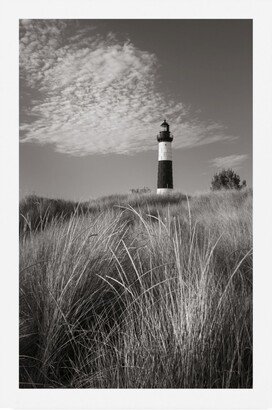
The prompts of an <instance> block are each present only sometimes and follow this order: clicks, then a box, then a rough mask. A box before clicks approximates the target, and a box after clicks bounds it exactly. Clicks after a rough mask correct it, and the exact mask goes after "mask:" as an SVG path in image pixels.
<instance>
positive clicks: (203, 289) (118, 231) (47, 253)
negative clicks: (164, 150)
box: [20, 190, 252, 388]
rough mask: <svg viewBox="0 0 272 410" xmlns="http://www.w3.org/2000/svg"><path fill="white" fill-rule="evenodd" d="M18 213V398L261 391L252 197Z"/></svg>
mask: <svg viewBox="0 0 272 410" xmlns="http://www.w3.org/2000/svg"><path fill="white" fill-rule="evenodd" d="M20 212H21V214H22V215H21V217H20V386H21V387H24V388H41V387H45V388H50V387H60V388H62V387H65V388H100V387H101V388H249V387H252V192H251V191H250V190H242V191H237V192H236V191H233V192H217V193H208V194H205V195H201V196H196V197H192V198H189V199H188V198H186V197H185V196H184V195H181V194H175V195H173V196H171V197H169V198H167V197H163V198H162V197H158V196H156V195H143V196H137V195H124V196H112V197H107V198H101V199H100V200H96V201H91V202H89V203H84V204H81V205H78V204H75V203H71V202H65V201H53V200H48V199H47V200H46V199H42V198H38V197H30V198H27V199H26V200H24V201H23V202H22V203H21V204H20Z"/></svg>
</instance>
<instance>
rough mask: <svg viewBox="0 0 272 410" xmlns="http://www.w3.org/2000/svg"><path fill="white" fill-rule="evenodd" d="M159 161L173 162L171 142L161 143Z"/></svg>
mask: <svg viewBox="0 0 272 410" xmlns="http://www.w3.org/2000/svg"><path fill="white" fill-rule="evenodd" d="M158 159H159V161H172V147H171V142H170V141H162V142H159V158H158Z"/></svg>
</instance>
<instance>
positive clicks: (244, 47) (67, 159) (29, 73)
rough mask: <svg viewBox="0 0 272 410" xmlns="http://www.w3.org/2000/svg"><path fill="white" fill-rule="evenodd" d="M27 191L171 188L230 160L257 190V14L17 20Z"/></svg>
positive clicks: (88, 193)
mask: <svg viewBox="0 0 272 410" xmlns="http://www.w3.org/2000/svg"><path fill="white" fill-rule="evenodd" d="M19 37H20V103H19V108H20V159H19V165H20V197H21V198H22V197H24V196H25V195H28V194H33V193H35V194H37V195H42V196H47V197H54V198H64V199H73V200H88V199H91V198H96V197H99V196H102V195H109V194H114V193H128V192H129V190H130V189H132V188H141V187H144V186H145V187H149V188H150V189H151V190H155V189H156V181H157V161H158V154H157V151H158V143H157V139H156V136H157V134H158V132H159V131H160V124H161V123H162V121H163V120H164V119H165V118H166V120H167V121H168V122H169V124H170V131H171V132H172V133H173V136H174V140H173V143H172V148H173V173H174V188H175V190H177V191H181V192H184V193H188V194H193V193H196V192H203V191H205V190H207V189H209V186H210V182H211V178H212V176H213V174H214V173H215V172H218V171H219V170H220V169H222V168H229V167H230V168H232V169H234V170H235V171H236V172H237V173H238V174H239V175H240V177H241V179H242V180H243V179H245V180H246V181H247V185H248V186H252V21H251V20H201V19H200V20H182V19H179V20H170V19H169V20H20V28H19Z"/></svg>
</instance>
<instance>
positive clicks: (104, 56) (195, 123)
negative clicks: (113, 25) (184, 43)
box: [20, 20, 231, 156]
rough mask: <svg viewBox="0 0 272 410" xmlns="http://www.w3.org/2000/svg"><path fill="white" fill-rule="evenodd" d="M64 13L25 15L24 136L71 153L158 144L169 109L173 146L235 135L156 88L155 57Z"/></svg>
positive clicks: (131, 149) (134, 149)
mask: <svg viewBox="0 0 272 410" xmlns="http://www.w3.org/2000/svg"><path fill="white" fill-rule="evenodd" d="M70 24H71V23H69V22H66V21H64V20H23V21H22V22H21V24H20V78H21V82H22V83H23V84H24V89H25V88H28V89H31V92H32V95H33V98H32V100H31V101H29V99H28V104H26V103H25V100H24V95H22V97H23V107H22V116H21V124H20V136H21V141H22V142H27V141H31V142H37V143H40V144H48V143H51V144H54V145H55V147H56V150H57V151H59V152H63V153H67V154H71V155H77V156H81V155H88V154H93V153H129V154H130V153H135V152H139V151H144V150H149V149H156V144H155V143H154V137H155V135H156V133H157V131H158V125H159V124H160V122H161V120H162V119H163V118H164V117H166V118H167V119H168V120H169V121H170V122H171V123H172V124H174V126H173V127H172V131H173V134H174V136H175V148H182V147H191V146H196V145H203V144H209V143H213V142H216V141H221V140H226V139H229V138H231V137H230V136H228V135H227V134H226V130H225V129H224V127H223V126H222V125H220V124H216V123H203V122H201V121H199V120H198V119H197V118H195V119H192V116H191V114H190V112H188V110H187V109H186V107H185V106H184V105H183V104H182V102H180V101H174V100H169V99H166V97H165V96H164V95H163V94H162V93H161V92H159V91H158V85H157V65H158V64H157V63H158V61H157V58H156V56H155V55H154V54H151V53H149V52H146V51H143V50H140V49H138V48H137V47H135V45H134V44H132V43H131V42H129V41H127V42H125V43H124V42H123V43H120V42H119V41H118V40H117V39H116V38H115V36H114V34H113V33H109V34H108V35H107V36H104V37H103V36H101V35H99V34H97V32H96V30H94V28H93V27H85V28H83V29H82V28H79V29H77V28H76V26H75V27H74V28H73V30H71V27H70V26H69V25H70Z"/></svg>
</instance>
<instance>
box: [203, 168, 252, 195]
mask: <svg viewBox="0 0 272 410" xmlns="http://www.w3.org/2000/svg"><path fill="white" fill-rule="evenodd" d="M240 181H241V179H240V177H239V175H238V174H236V172H234V171H233V169H231V168H228V169H222V170H221V171H219V172H218V173H216V174H214V176H213V178H212V182H211V190H212V191H218V190H220V189H242V188H245V187H246V180H245V179H244V180H243V182H242V183H241V182H240Z"/></svg>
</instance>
